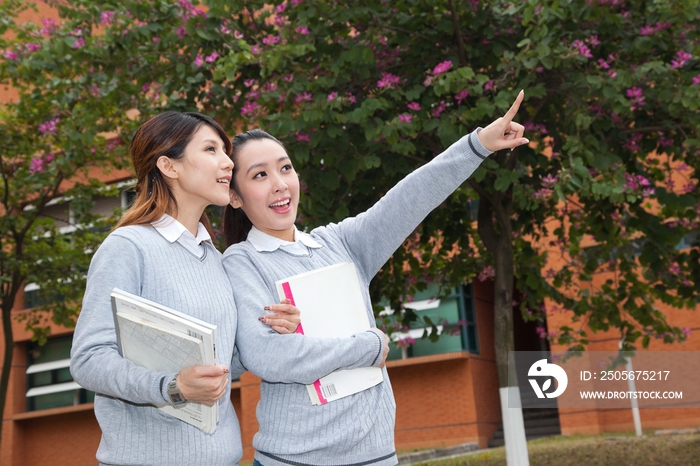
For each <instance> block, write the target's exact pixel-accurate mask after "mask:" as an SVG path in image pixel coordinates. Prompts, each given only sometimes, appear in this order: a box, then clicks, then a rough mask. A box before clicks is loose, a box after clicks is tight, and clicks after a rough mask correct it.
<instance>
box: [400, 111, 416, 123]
mask: <svg viewBox="0 0 700 466" xmlns="http://www.w3.org/2000/svg"><path fill="white" fill-rule="evenodd" d="M411 118H413V116H412V115H411V114H409V113H402V114H400V115H399V121H400V122H402V123H410V122H411Z"/></svg>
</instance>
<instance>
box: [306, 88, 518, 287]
mask: <svg viewBox="0 0 700 466" xmlns="http://www.w3.org/2000/svg"><path fill="white" fill-rule="evenodd" d="M522 100H523V92H522V91H521V92H520V93H519V94H518V97H517V99H516V100H515V102H514V103H513V105H512V106H511V108H510V109H509V110H508V112H506V114H505V115H504V116H503V117H501V118H498V119H497V120H496V121H494V122H493V123H491V124H490V125H488V126H487V127H486V128H483V129H477V130H475V131H474V132H472V133H471V134H468V135H467V136H464V137H463V138H462V139H460V140H459V141H457V142H455V143H454V144H452V145H451V146H450V147H448V148H447V150H445V151H444V152H443V153H441V154H440V155H438V156H437V157H435V158H434V159H433V160H431V161H430V162H429V163H427V164H425V165H423V166H422V167H420V168H418V169H417V170H415V171H414V172H412V173H410V174H409V175H408V176H406V177H405V178H404V179H403V180H401V181H400V182H399V183H398V184H397V185H396V186H394V187H393V188H392V189H391V190H389V192H387V193H386V195H385V196H384V197H382V198H381V199H380V200H379V201H378V202H377V203H376V204H375V205H374V206H372V207H371V208H370V209H368V210H367V211H366V212H364V213H362V214H360V215H358V216H357V217H351V218H348V219H345V220H343V221H342V222H340V223H339V224H336V225H329V226H328V227H327V229H328V230H332V231H333V233H334V234H335V235H337V236H339V237H340V238H342V239H343V241H344V242H345V244H346V246H347V248H348V250H349V251H350V252H351V254H352V255H353V256H354V258H355V263H356V265H357V266H358V267H359V268H361V269H362V270H361V273H363V274H364V275H365V277H367V278H368V279H371V278H372V277H373V276H374V275H375V274H376V273H377V272H378V271H379V269H380V268H381V267H382V265H383V264H384V263H385V262H386V261H387V260H388V259H389V257H391V255H392V254H393V253H394V251H396V249H397V248H398V247H399V246H400V245H401V244H402V243H403V241H404V240H405V239H406V238H407V237H408V235H410V234H411V232H412V231H413V230H414V229H415V228H416V227H417V226H418V224H420V222H422V221H423V219H424V218H425V217H426V216H427V215H428V214H429V213H430V212H431V211H432V210H433V209H435V208H436V207H437V206H438V205H440V204H441V203H442V202H443V201H444V200H445V199H446V198H447V197H448V196H449V195H450V194H451V193H452V192H453V191H454V190H455V189H457V188H458V187H459V186H460V185H461V184H462V183H463V182H464V181H465V180H466V179H467V178H469V177H470V176H471V175H472V173H474V171H475V170H476V169H477V168H478V167H479V165H480V164H481V162H482V161H484V160H485V159H486V158H487V157H488V156H489V155H490V154H491V153H492V152H493V151H497V150H501V149H512V148H515V147H517V146H520V145H522V144H526V143H527V142H529V141H528V140H527V139H525V138H523V137H522V136H523V126H522V125H519V124H518V123H515V122H514V121H513V118H514V117H515V115H516V113H517V111H518V108H519V107H520V103H521V102H522ZM316 231H318V232H319V234H321V235H322V234H323V229H318V230H316Z"/></svg>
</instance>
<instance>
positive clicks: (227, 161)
mask: <svg viewBox="0 0 700 466" xmlns="http://www.w3.org/2000/svg"><path fill="white" fill-rule="evenodd" d="M221 168H223V169H224V170H226V171H231V170H233V160H231V157H229V156H228V155H226V153H225V152H223V158H222V160H221Z"/></svg>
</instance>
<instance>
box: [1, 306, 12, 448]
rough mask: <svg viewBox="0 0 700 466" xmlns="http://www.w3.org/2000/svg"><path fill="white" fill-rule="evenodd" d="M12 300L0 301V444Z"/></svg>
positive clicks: (10, 335) (8, 372)
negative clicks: (0, 348)
mask: <svg viewBox="0 0 700 466" xmlns="http://www.w3.org/2000/svg"><path fill="white" fill-rule="evenodd" d="M13 302H14V299H12V300H9V299H7V300H5V299H3V302H2V331H3V337H4V338H5V345H4V346H5V347H4V354H3V360H2V375H1V376H0V445H1V444H2V427H3V424H4V419H5V401H6V399H7V388H8V386H9V384H10V371H11V369H12V351H13V349H14V339H13V335H12V303H13Z"/></svg>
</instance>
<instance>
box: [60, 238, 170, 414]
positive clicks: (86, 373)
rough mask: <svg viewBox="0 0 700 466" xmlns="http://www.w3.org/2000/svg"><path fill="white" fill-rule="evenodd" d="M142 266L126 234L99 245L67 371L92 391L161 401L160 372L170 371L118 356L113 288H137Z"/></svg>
mask: <svg viewBox="0 0 700 466" xmlns="http://www.w3.org/2000/svg"><path fill="white" fill-rule="evenodd" d="M142 271H143V257H142V255H141V254H140V252H139V250H138V248H137V247H136V245H135V244H134V243H132V242H131V241H130V240H128V239H126V238H124V237H121V236H118V235H115V234H112V235H110V236H109V237H107V239H105V241H104V242H103V243H102V245H101V246H100V247H99V249H98V250H97V252H96V253H95V255H94V256H93V258H92V262H91V263H90V269H89V271H88V278H87V286H86V289H85V295H84V296H83V306H82V311H81V312H80V316H79V317H78V322H77V324H76V327H75V333H74V334H73V346H72V348H71V362H70V371H71V374H72V375H73V378H74V379H75V381H76V382H78V383H79V384H80V386H82V387H84V388H86V389H88V390H92V391H94V392H96V393H100V394H104V395H108V396H113V397H117V398H120V399H122V400H126V401H130V402H132V403H156V404H157V403H160V404H162V403H165V402H166V400H165V399H164V397H163V391H164V390H163V385H164V384H163V381H164V380H165V379H164V378H165V377H168V376H173V375H174V374H166V373H159V372H152V371H150V370H148V369H146V368H144V367H140V366H137V365H135V364H134V363H132V362H131V361H129V360H127V359H124V358H123V357H121V355H120V354H119V350H118V347H117V339H116V331H115V327H114V318H113V316H112V302H111V298H110V293H111V292H112V289H113V288H115V287H116V288H120V289H122V290H124V291H127V292H129V293H133V294H136V295H139V294H141V293H140V292H141V289H140V288H141V286H140V283H141V280H142Z"/></svg>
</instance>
